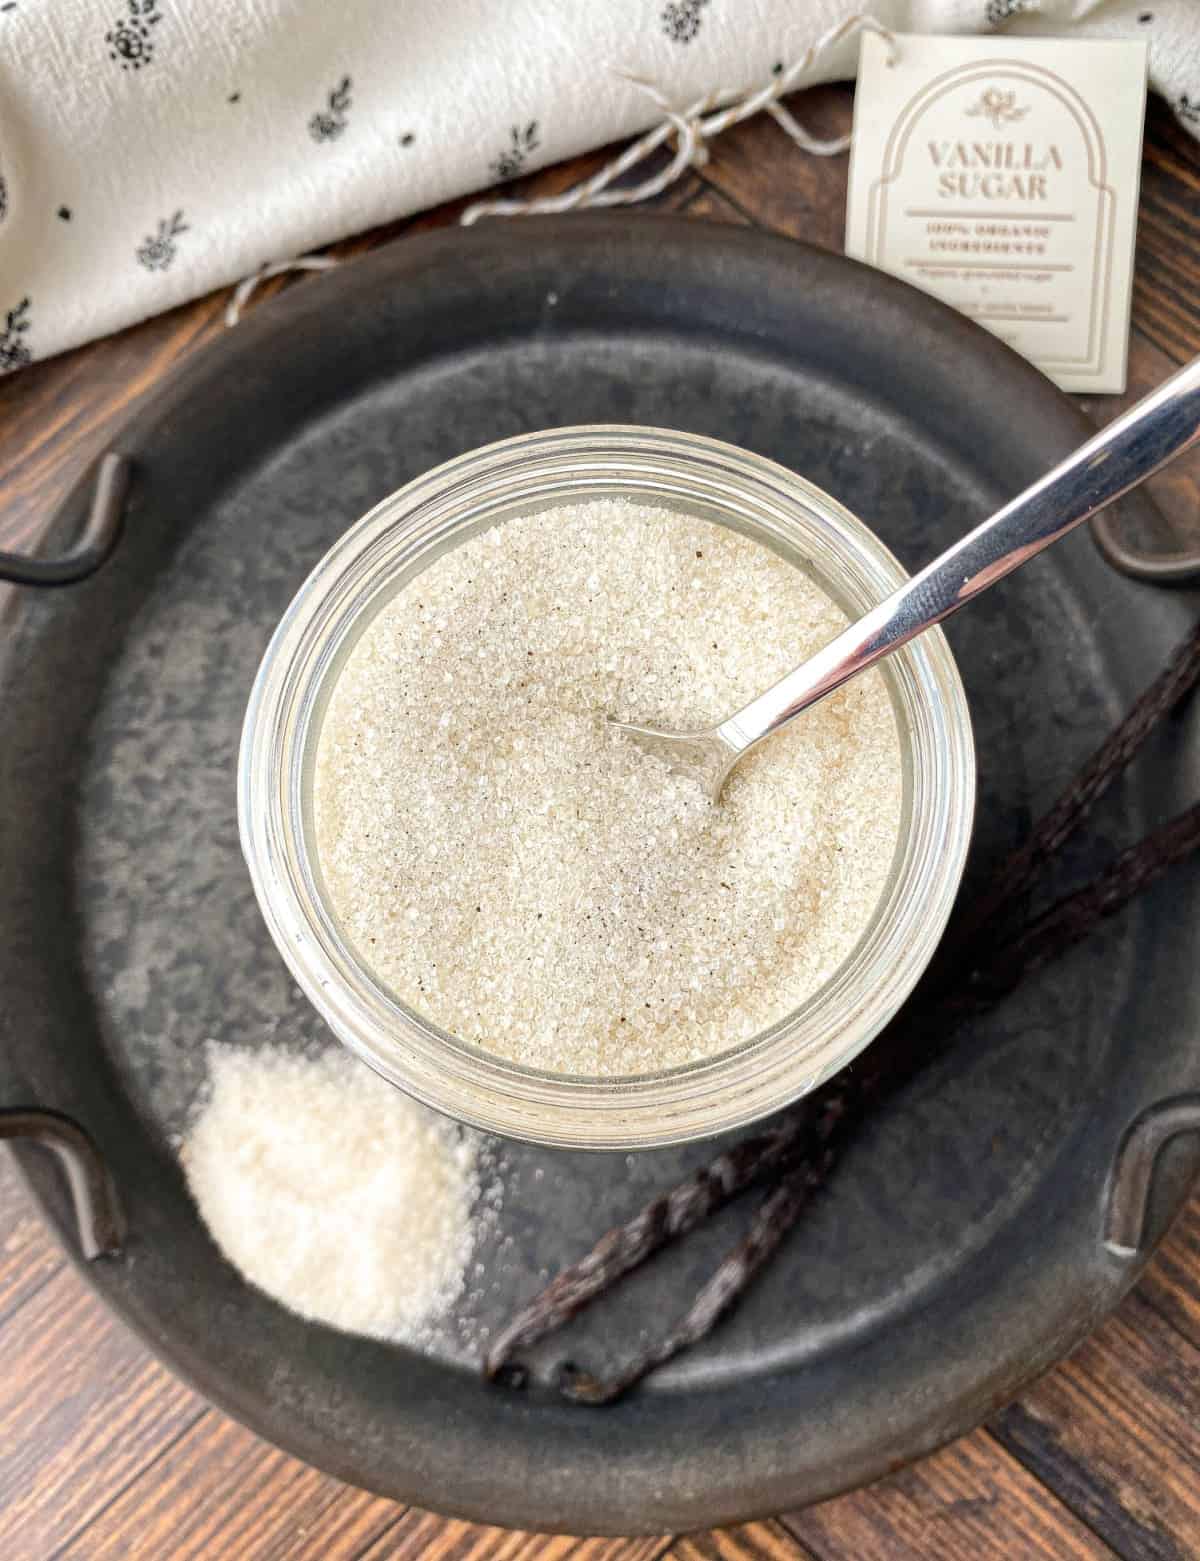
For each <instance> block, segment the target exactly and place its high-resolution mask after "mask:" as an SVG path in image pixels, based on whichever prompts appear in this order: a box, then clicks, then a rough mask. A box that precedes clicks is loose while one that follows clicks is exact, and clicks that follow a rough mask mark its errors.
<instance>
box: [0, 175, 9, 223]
mask: <svg viewBox="0 0 1200 1561" xmlns="http://www.w3.org/2000/svg"><path fill="white" fill-rule="evenodd" d="M7 216H8V185H7V184H5V182H4V175H3V174H2V173H0V222H3V221H4V219H5V217H7Z"/></svg>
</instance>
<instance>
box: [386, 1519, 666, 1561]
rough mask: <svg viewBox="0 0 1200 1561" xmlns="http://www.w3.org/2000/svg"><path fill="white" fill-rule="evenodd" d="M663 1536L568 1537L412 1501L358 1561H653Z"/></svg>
mask: <svg viewBox="0 0 1200 1561" xmlns="http://www.w3.org/2000/svg"><path fill="white" fill-rule="evenodd" d="M669 1543H670V1541H669V1540H668V1539H573V1538H571V1537H569V1536H568V1535H565V1534H524V1533H521V1532H519V1531H518V1530H516V1529H503V1528H488V1527H486V1526H484V1525H481V1524H477V1523H458V1522H455V1521H454V1520H453V1519H450V1518H439V1517H438V1516H436V1514H434V1513H432V1512H420V1511H418V1510H417V1508H415V1507H411V1508H409V1510H408V1511H407V1512H406V1513H405V1514H404V1515H403V1517H401V1518H400V1519H398V1520H397V1522H395V1523H394V1524H393V1525H392V1526H391V1528H389V1529H388V1531H387V1532H386V1533H385V1534H383V1535H381V1536H380V1537H379V1539H377V1540H376V1541H375V1543H374V1544H373V1545H371V1546H370V1548H369V1549H367V1550H365V1551H363V1552H362V1555H361V1557H360V1558H359V1561H485V1558H486V1561H655V1558H656V1557H657V1556H660V1555H662V1553H663V1552H664V1551H665V1550H666V1548H667V1546H668V1544H669Z"/></svg>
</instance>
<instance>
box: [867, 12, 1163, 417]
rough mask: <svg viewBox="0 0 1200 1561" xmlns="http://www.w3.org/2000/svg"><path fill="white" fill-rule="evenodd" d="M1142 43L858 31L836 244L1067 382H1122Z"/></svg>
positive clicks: (1071, 386) (1089, 385) (1119, 385)
mask: <svg viewBox="0 0 1200 1561" xmlns="http://www.w3.org/2000/svg"><path fill="white" fill-rule="evenodd" d="M1145 102H1146V45H1145V42H1144V41H1142V40H1140V39H1139V40H1132V41H1129V42H1107V41H1106V42H1094V41H1086V42H1084V41H1079V40H1075V39H1070V40H1068V39H1065V38H1038V39H1029V38H928V37H915V36H912V35H909V34H898V35H897V37H896V40H895V46H894V49H893V48H891V47H890V46H889V44H888V41H887V40H886V39H884V38H881V37H880V36H878V35H877V34H874V33H866V34H864V35H863V40H862V56H861V60H860V63H859V72H858V89H857V93H856V96H855V102H854V137H853V142H852V145H851V152H850V194H849V200H848V204H847V209H846V252H847V254H850V255H853V256H855V257H856V258H857V259H859V260H866V261H868V262H869V263H870V264H871V265H874V266H879V267H880V268H881V269H882V270H884V271H891V272H894V273H895V275H897V276H900V277H903V278H904V280H905V281H907V282H911V283H913V285H914V286H916V287H920V288H923V289H924V290H925V291H926V292H930V293H934V294H936V295H937V296H938V297H939V298H942V299H944V300H945V301H946V302H947V303H950V304H953V305H954V307H955V308H956V309H960V310H962V312H963V313H964V314H968V315H970V316H971V317H972V319H975V320H978V321H979V323H980V324H981V325H985V326H987V328H988V329H989V330H990V331H993V332H995V334H996V335H997V336H999V337H1001V338H1002V339H1003V340H1004V341H1006V342H1008V343H1009V344H1010V346H1013V347H1015V348H1016V349H1017V350H1018V351H1019V352H1022V353H1024V354H1025V356H1026V357H1027V358H1030V359H1031V360H1032V361H1033V362H1034V363H1036V364H1037V366H1038V367H1039V368H1040V369H1042V370H1043V371H1044V372H1045V373H1046V374H1048V375H1049V376H1050V377H1051V378H1052V379H1054V380H1056V381H1057V382H1058V384H1060V385H1061V386H1063V388H1064V389H1067V390H1085V391H1119V390H1124V388H1125V360H1126V354H1127V349H1128V344H1129V304H1130V291H1131V288H1132V282H1133V240H1134V229H1135V225H1136V220H1137V200H1138V177H1139V173H1140V170H1141V155H1142V123H1143V117H1144V114H1145Z"/></svg>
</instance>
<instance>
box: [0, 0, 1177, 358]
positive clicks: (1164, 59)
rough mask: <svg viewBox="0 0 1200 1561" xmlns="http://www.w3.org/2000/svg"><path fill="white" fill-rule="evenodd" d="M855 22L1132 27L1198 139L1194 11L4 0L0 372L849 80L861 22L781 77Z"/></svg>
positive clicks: (1132, 1) (948, 0)
mask: <svg viewBox="0 0 1200 1561" xmlns="http://www.w3.org/2000/svg"><path fill="white" fill-rule="evenodd" d="M864 10H865V11H869V12H870V13H871V15H872V16H874V17H875V18H877V19H878V21H879V22H880V23H882V24H884V25H886V26H887V27H889V28H892V29H895V30H897V31H913V32H957V33H970V32H983V31H988V30H991V29H1005V30H1009V31H1019V32H1023V33H1038V32H1042V33H1050V34H1062V33H1066V32H1069V31H1075V32H1078V33H1079V34H1080V35H1081V36H1092V37H1122V36H1143V37H1145V38H1146V39H1147V41H1148V43H1149V46H1150V73H1151V79H1152V82H1153V84H1154V86H1155V87H1156V88H1157V89H1158V90H1159V91H1161V92H1163V93H1165V94H1166V96H1167V97H1168V98H1169V99H1170V100H1171V102H1172V104H1173V105H1174V108H1175V111H1176V113H1177V114H1178V115H1179V117H1180V118H1181V120H1183V122H1184V123H1185V124H1187V125H1188V127H1189V128H1190V129H1192V130H1193V131H1197V132H1198V133H1200V5H1197V4H1196V3H1195V0H1034V3H1029V0H874V3H872V4H869V5H865V4H862V3H859V4H858V5H855V4H854V3H852V0H810V3H805V0H555V3H551V0H345V3H334V0H0V372H5V371H11V370H13V369H17V368H20V367H22V366H23V365H24V364H26V363H29V362H31V361H33V360H34V359H37V358H43V357H46V356H48V355H49V354H51V353H55V352H60V351H62V350H63V349H64V348H67V347H72V346H75V345H76V344H77V343H79V342H83V341H87V340H89V339H91V338H92V337H95V336H101V335H104V334H105V333H107V332H109V331H114V330H117V329H119V328H120V327H122V326H125V325H129V324H131V323H133V322H134V321H136V320H140V319H143V318H145V317H146V316H147V315H151V314H155V313H157V312H158V311H160V310H163V309H168V308H170V307H172V306H173V305H175V304H179V303H182V302H184V301H185V300H187V299H190V298H194V297H196V296H198V295H199V294H201V293H205V292H208V291H209V290H210V289H212V288H214V287H220V286H224V285H226V284H229V283H233V282H237V281H238V280H240V279H242V278H244V277H246V276H248V275H250V274H252V273H254V272H255V271H257V270H258V269H259V268H260V267H262V266H264V265H265V264H267V263H269V262H272V261H280V260H285V259H288V258H290V257H292V256H295V255H299V254H301V253H303V252H305V251H308V250H311V249H314V248H317V247H319V246H321V245H323V244H327V243H330V242H331V241H332V240H334V239H337V238H341V237H344V236H345V235H347V234H350V233H355V232H359V231H361V230H362V229H364V228H368V227H371V226H373V225H375V224H376V223H381V222H385V221H388V220H390V219H392V218H395V217H399V216H403V215H405V214H406V213H409V212H413V211H419V210H421V209H423V208H425V207H428V206H432V205H435V204H436V203H438V202H440V201H443V200H446V199H448V198H450V197H452V196H455V195H461V194H463V193H466V192H469V191H473V190H479V189H482V188H484V187H485V186H487V185H491V184H495V183H498V182H503V181H505V180H507V179H510V178H512V177H513V176H514V175H516V174H519V173H526V172H529V171H530V170H532V169H535V168H538V167H540V166H541V165H543V164H545V163H551V162H556V161H558V160H560V159H562V158H566V157H570V156H573V155H574V154H576V153H578V152H582V151H585V150H587V149H588V148H591V147H595V146H599V145H602V144H605V143H607V142H611V141H614V140H617V139H619V138H621V137H624V136H628V135H630V134H632V133H634V132H637V131H641V130H644V129H646V128H647V126H650V125H653V124H654V123H656V122H659V121H661V120H662V119H663V114H664V108H663V105H667V106H669V107H671V108H675V109H679V110H682V109H684V108H685V107H686V106H688V105H691V104H694V103H695V102H696V101H697V100H699V99H701V98H703V97H704V96H705V95H706V94H714V93H716V92H718V91H721V90H725V91H728V92H730V93H740V94H753V93H754V92H755V91H756V90H757V89H760V88H763V87H764V86H768V87H769V86H770V84H771V82H772V80H776V81H778V80H779V78H780V77H781V76H782V77H785V79H786V81H787V84H788V85H792V84H796V85H800V84H803V83H805V82H813V83H815V82H818V81H830V80H838V79H843V78H845V77H848V76H852V75H853V73H854V69H855V63H856V61H857V57H858V37H857V35H856V33H855V32H853V31H850V32H848V33H847V34H846V35H845V36H844V37H842V38H840V39H839V40H838V41H837V42H835V43H833V44H831V45H829V46H827V47H825V48H823V49H822V50H820V51H819V52H818V54H817V56H816V57H815V58H814V59H813V60H812V62H811V64H810V65H809V66H808V67H806V68H805V69H804V70H803V71H799V72H795V81H794V83H793V80H792V76H791V75H789V74H788V73H789V72H793V69H794V67H795V66H796V65H797V63H798V62H799V61H801V60H802V59H803V58H804V55H805V51H806V50H807V49H808V48H810V47H811V46H812V45H813V44H814V42H815V41H816V40H818V39H820V38H822V37H825V36H827V35H828V34H829V33H830V31H831V29H834V28H836V26H837V24H838V23H839V22H842V21H844V20H845V19H846V18H847V17H848V16H850V15H851V14H852V13H854V12H856V11H864ZM630 76H634V77H638V78H641V81H642V82H644V83H649V84H652V86H653V87H654V88H655V89H657V93H658V95H659V102H658V103H656V102H655V101H654V99H653V96H652V94H651V93H650V92H649V91H648V90H647V87H646V86H645V85H639V84H638V83H636V82H634V81H631V80H630V79H629V77H630ZM716 155H719V147H718V149H717V151H716ZM797 155H800V154H797Z"/></svg>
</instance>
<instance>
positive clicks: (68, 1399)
mask: <svg viewBox="0 0 1200 1561" xmlns="http://www.w3.org/2000/svg"><path fill="white" fill-rule="evenodd" d="M203 1413H204V1406H203V1404H202V1403H201V1401H200V1400H199V1399H198V1398H197V1397H196V1395H195V1394H194V1393H192V1392H191V1391H190V1390H189V1389H188V1388H185V1387H184V1386H183V1384H182V1383H180V1382H176V1381H175V1380H174V1379H173V1378H171V1377H169V1376H168V1375H167V1374H166V1373H165V1372H164V1370H163V1368H162V1367H161V1366H159V1365H158V1364H157V1362H155V1361H154V1360H153V1359H152V1358H151V1357H150V1356H149V1355H148V1354H147V1353H146V1351H145V1350H144V1349H143V1348H142V1346H141V1345H140V1344H139V1343H138V1342H137V1341H136V1340H135V1339H134V1338H133V1336H132V1334H130V1333H128V1332H127V1331H126V1329H125V1328H124V1327H123V1326H122V1324H120V1323H118V1322H117V1321H115V1319H113V1318H111V1317H109V1316H108V1315H107V1313H105V1312H104V1311H103V1309H102V1308H101V1307H99V1306H98V1304H97V1303H96V1302H95V1301H94V1300H93V1298H92V1297H91V1296H90V1295H89V1294H88V1293H87V1292H86V1291H85V1289H84V1288H83V1286H82V1285H81V1284H80V1282H79V1280H78V1278H77V1277H76V1275H75V1274H74V1273H72V1272H71V1270H70V1269H67V1268H64V1269H63V1270H62V1271H61V1272H60V1273H57V1274H55V1275H54V1277H53V1278H52V1279H50V1280H49V1281H48V1282H47V1283H46V1284H44V1285H43V1286H42V1287H41V1289H40V1290H38V1291H36V1292H35V1293H34V1294H33V1295H32V1296H30V1297H29V1299H28V1300H27V1301H26V1302H25V1304H24V1305H23V1306H20V1307H19V1308H18V1309H17V1310H16V1311H15V1312H14V1313H13V1314H12V1315H11V1316H10V1317H9V1318H8V1320H7V1322H6V1323H5V1324H4V1326H3V1328H2V1329H0V1449H3V1453H2V1455H0V1556H14V1557H18V1556H19V1557H29V1558H31V1561H32V1558H38V1557H42V1556H48V1555H49V1554H51V1552H52V1551H53V1549H54V1548H55V1546H56V1545H58V1544H60V1543H61V1542H62V1541H63V1540H65V1539H67V1538H69V1537H70V1535H72V1534H73V1533H75V1532H76V1531H77V1530H78V1529H80V1528H82V1526H83V1525H84V1524H85V1523H88V1522H89V1521H90V1520H91V1519H92V1518H94V1517H95V1516H96V1515H97V1514H98V1513H99V1512H100V1511H102V1510H103V1508H104V1507H105V1505H106V1504H107V1503H108V1501H109V1500H111V1498H112V1497H113V1496H115V1495H116V1494H117V1492H118V1491H120V1490H121V1489H122V1488H123V1487H124V1486H125V1485H126V1483H127V1482H128V1481H129V1480H130V1479H132V1478H133V1477H134V1476H135V1475H136V1474H138V1472H139V1471H140V1470H142V1469H144V1468H145V1467H146V1465H147V1464H148V1463H149V1462H150V1461H151V1460H152V1459H153V1458H154V1457H155V1456H156V1455H157V1454H158V1453H159V1452H160V1451H161V1450H162V1449H163V1447H165V1446H166V1445H168V1444H169V1443H170V1442H171V1441H173V1440H174V1438H175V1437H176V1436H178V1435H179V1434H180V1433H181V1432H183V1431H185V1430H186V1429H187V1427H188V1426H189V1425H190V1424H191V1423H192V1422H193V1421H194V1420H196V1419H197V1418H198V1417H199V1416H200V1415H201V1414H203Z"/></svg>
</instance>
